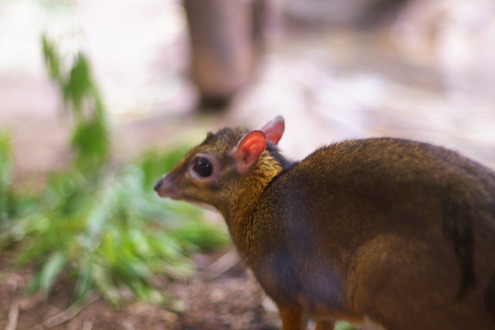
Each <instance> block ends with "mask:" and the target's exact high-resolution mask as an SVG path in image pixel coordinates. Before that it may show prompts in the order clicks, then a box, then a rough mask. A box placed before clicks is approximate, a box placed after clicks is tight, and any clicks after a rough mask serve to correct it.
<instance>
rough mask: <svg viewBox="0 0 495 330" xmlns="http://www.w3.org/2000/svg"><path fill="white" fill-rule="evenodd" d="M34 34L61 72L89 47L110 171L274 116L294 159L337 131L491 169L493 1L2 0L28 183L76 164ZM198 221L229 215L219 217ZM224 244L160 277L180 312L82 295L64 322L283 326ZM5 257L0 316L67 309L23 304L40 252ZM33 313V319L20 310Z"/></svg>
mask: <svg viewBox="0 0 495 330" xmlns="http://www.w3.org/2000/svg"><path fill="white" fill-rule="evenodd" d="M43 35H45V36H46V37H47V38H48V39H50V40H51V42H52V44H53V45H54V46H53V47H54V48H55V49H56V50H57V52H58V53H59V55H60V61H59V63H58V64H59V66H60V67H61V70H65V71H67V72H68V71H70V66H71V63H72V62H73V59H74V58H75V57H77V56H78V54H80V53H79V52H82V53H83V54H84V55H85V59H86V60H87V62H88V64H89V68H90V69H89V70H90V72H91V75H92V78H91V84H94V85H96V86H97V89H98V93H97V94H98V97H97V100H98V102H101V104H102V107H103V108H104V112H105V125H106V126H105V129H107V130H108V135H109V137H108V144H109V150H110V151H109V157H110V158H111V159H112V161H111V163H112V165H111V166H113V167H115V166H117V165H118V166H124V165H126V164H128V163H129V162H130V161H131V160H132V161H134V160H135V159H136V158H137V159H139V158H140V157H141V155H142V153H143V152H146V151H148V150H152V149H155V150H160V151H162V152H164V151H167V150H172V149H174V148H177V147H178V146H184V145H186V146H189V145H193V144H195V143H197V142H200V141H201V140H202V139H203V137H204V135H205V133H206V132H207V131H209V130H216V129H217V128H219V127H223V126H231V125H234V126H246V127H252V128H260V127H261V126H262V125H263V124H265V123H266V122H268V121H269V120H270V119H272V118H273V117H275V116H276V115H279V114H280V115H283V116H284V117H285V120H286V133H285V136H284V137H283V138H282V140H281V143H280V147H281V149H282V150H283V152H284V153H285V154H286V155H287V156H289V157H290V158H294V159H299V158H302V157H304V156H305V155H307V154H309V153H310V152H311V151H313V150H314V149H315V148H317V147H319V146H321V145H324V144H328V143H331V142H336V141H339V140H342V139H349V138H360V137H370V136H397V137H406V138H411V139H417V140H422V141H426V142H431V143H435V144H440V145H443V146H447V147H449V148H453V149H455V150H458V151H460V152H462V153H463V154H465V155H468V156H470V157H472V158H474V159H476V160H479V161H481V162H482V163H484V164H486V165H488V166H491V167H495V128H494V127H495V2H494V1H493V0H436V1H429V0H346V1H343V0H249V1H248V0H236V1H234V0H183V1H179V0H141V1H130V0H120V1H117V0H98V1H96V0H86V1H77V0H72V1H61V0H38V1H35V0H0V130H2V131H8V132H9V135H10V149H11V155H12V164H13V165H12V166H13V171H12V176H11V179H10V180H11V181H12V183H13V186H14V187H15V189H21V188H22V189H27V190H29V191H33V190H34V191H36V190H38V191H39V190H40V189H44V188H43V187H45V184H46V182H47V180H48V179H47V178H48V177H49V174H50V173H53V172H57V171H63V170H66V169H67V168H68V167H70V166H71V165H70V164H71V162H72V161H73V154H72V153H71V149H70V147H69V146H68V144H67V141H68V140H70V139H71V136H72V134H73V133H71V132H72V130H73V129H74V128H73V124H71V122H72V121H71V120H73V118H72V117H71V115H68V113H67V111H64V109H65V108H66V107H67V95H65V94H64V92H63V88H61V83H60V82H59V83H57V82H56V80H55V82H54V80H53V77H52V79H50V76H49V74H48V72H49V69H48V65H47V62H46V54H45V57H44V55H43V48H42V41H41V40H42V36H43ZM62 85H63V84H62ZM62 87H63V86H62ZM61 91H62V92H61ZM62 94H64V95H62ZM64 97H65V101H64ZM98 102H97V103H98ZM76 108H77V107H76ZM76 117H77V116H76ZM72 141H74V140H72ZM184 150H185V149H184ZM180 153H181V152H179V154H180ZM174 157H175V156H174ZM172 158H173V157H172ZM0 164H1V159H0ZM115 164H117V165H115ZM111 166H110V167H111ZM0 168H1V166H0ZM106 171H107V172H108V170H106ZM143 173H144V172H143ZM146 173H148V172H146ZM146 173H145V174H146ZM150 173H151V172H150ZM145 174H143V175H144V176H146V175H145ZM148 174H149V173H148ZM131 177H132V175H131ZM145 181H146V180H145ZM0 191H1V190H0ZM0 197H1V196H0ZM150 198H154V197H150ZM0 200H1V198H0ZM152 203H155V204H156V205H158V206H160V205H162V206H163V204H160V203H163V202H162V201H159V200H158V199H156V200H153V201H152ZM0 211H1V210H0ZM178 212H179V213H180V212H181V211H180V210H179V211H178ZM187 212H191V211H190V210H188V211H187ZM16 216H17V215H16ZM19 217H20V216H19ZM198 217H199V218H207V219H209V220H208V221H210V222H212V223H219V226H222V224H221V220H218V219H216V218H215V216H214V215H212V214H209V213H208V214H207V215H204V214H202V215H199V216H198ZM5 218H9V217H8V216H5ZM10 218H15V217H14V216H10ZM219 230H220V231H222V229H219ZM21 236H23V235H21ZM25 236H29V235H27V234H25ZM23 237H24V236H23ZM16 244H18V243H16ZM16 244H14V245H16ZM222 244H224V243H222ZM222 244H219V246H220V250H218V249H213V248H211V247H210V248H211V249H210V250H215V251H217V252H214V253H211V252H209V253H206V254H205V253H204V252H198V251H202V250H201V247H200V249H199V250H195V253H199V254H194V253H192V252H191V253H192V254H188V256H189V257H188V258H191V260H192V263H193V264H194V265H196V266H197V269H200V270H199V271H197V273H194V271H191V272H190V274H189V275H187V276H186V275H183V276H181V278H182V280H183V282H180V283H183V284H177V283H178V282H173V281H172V282H170V280H167V281H165V280H163V281H165V282H167V283H168V284H169V283H172V284H170V285H172V286H173V285H175V286H173V287H172V288H170V287H167V286H166V285H165V289H163V290H165V291H167V292H168V291H170V292H173V294H172V295H173V296H174V297H176V298H175V300H174V303H173V304H172V305H174V307H173V308H168V309H167V308H165V309H159V310H158V309H154V308H155V307H152V305H146V304H145V305H132V306H133V307H132V308H129V307H123V308H122V309H120V310H119V312H118V313H121V314H118V313H117V312H111V311H112V309H109V310H106V309H105V308H106V307H104V302H102V301H97V302H96V303H94V302H93V301H91V304H92V306H98V308H93V309H94V311H93V312H92V313H90V312H87V310H89V308H85V311H86V313H87V314H84V311H83V312H81V315H83V316H79V318H74V317H73V318H69V320H66V321H64V322H65V323H64V322H62V323H61V324H63V325H57V326H59V327H60V329H65V326H67V324H73V326H74V328H81V327H82V326H83V325H85V326H86V327H87V328H88V329H90V328H91V327H92V326H95V327H96V328H98V326H99V328H101V327H102V326H104V325H105V323H104V322H107V321H108V322H117V321H115V320H113V319H112V317H116V318H118V320H119V321H118V322H117V323H118V324H119V326H118V327H117V328H119V329H120V328H122V329H134V328H135V329H141V328H143V327H140V326H139V324H143V322H146V321H145V320H148V321H147V322H155V323H156V324H155V323H153V325H151V324H150V325H149V326H145V327H144V328H164V329H174V328H177V329H182V328H184V329H196V328H201V329H206V328H211V329H221V328H225V329H242V328H253V329H269V328H270V327H276V326H277V323H276V322H277V321H276V316H275V317H273V315H272V316H270V315H271V314H270V313H272V314H273V309H272V308H271V307H270V306H269V303H267V302H266V301H265V299H264V298H263V296H262V295H261V294H260V293H259V290H258V289H257V288H256V286H255V285H253V284H252V281H251V279H250V278H249V275H246V274H245V272H244V270H243V268H242V265H239V263H238V261H237V259H236V256H235V253H234V254H233V253H232V252H231V248H229V247H228V246H227V247H226V246H225V245H222ZM200 245H201V244H200ZM9 246H11V245H9ZM16 246H17V245H16ZM18 249H19V248H17V247H15V248H13V250H18ZM50 249H51V248H50ZM50 251H51V250H50ZM187 253H190V252H187ZM4 259H5V258H4ZM4 259H2V260H4ZM54 259H55V260H58V259H56V258H54ZM66 259H67V260H70V257H67V258H66ZM66 259H63V260H66ZM5 260H6V259H5ZM9 260H10V259H9ZM61 260H62V259H61ZM216 261H218V262H219V263H216V264H214V265H215V267H219V268H217V269H216V270H215V272H216V275H215V276H213V277H214V278H215V279H214V280H209V281H205V280H204V277H205V276H206V277H207V278H208V276H209V275H204V274H205V273H204V272H203V273H201V269H202V267H203V268H205V267H206V268H208V267H207V265H209V264H211V263H215V262H216ZM51 262H52V265H53V264H55V265H56V264H57V263H56V261H53V260H52V261H51ZM59 264H60V265H68V264H69V265H70V261H64V262H63V263H59ZM2 265H3V266H1V267H3V268H4V270H3V271H1V273H2V274H4V276H3V280H2V285H1V286H2V289H0V295H1V294H4V297H5V298H6V299H8V301H9V304H5V306H6V307H5V310H3V311H2V312H3V314H5V315H6V316H7V317H6V318H5V320H13V321H8V323H7V321H5V322H6V323H5V325H4V324H3V323H1V322H0V327H2V326H5V327H7V326H12V324H14V325H16V326H18V328H19V329H23V327H24V328H31V327H33V326H36V325H39V324H42V322H44V321H46V319H47V317H44V316H43V317H42V315H59V314H57V313H58V312H60V313H63V311H64V310H65V308H67V306H66V305H67V304H68V303H69V302H70V301H71V299H68V300H64V299H62V298H60V299H62V300H63V301H58V302H57V300H56V299H55V300H54V298H52V300H51V301H52V302H51V303H50V300H48V302H46V301H42V302H39V301H38V302H35V303H32V305H28V307H26V306H24V305H22V303H24V304H27V303H26V301H24V300H22V299H21V298H18V296H20V295H21V293H22V290H23V289H24V288H25V287H26V286H27V283H28V282H29V281H28V280H27V278H29V276H30V274H31V273H33V272H34V274H36V269H37V268H36V267H37V266H36V263H35V266H33V268H32V269H30V271H28V272H27V273H26V274H24V275H19V274H20V273H19V272H20V271H19V270H17V269H16V270H14V269H10V268H9V267H10V266H8V265H7V263H5V262H4V263H2ZM9 265H10V264H9ZM218 265H220V266H218ZM38 266H39V267H41V269H45V273H46V272H47V270H46V269H47V268H46V267H45V268H43V264H41V265H38ZM5 267H7V268H5ZM215 267H214V268H215ZM60 268H62V267H60ZM48 269H49V267H48ZM61 272H62V271H61V270H59V271H58V272H56V274H57V276H58V275H59V274H61ZM21 273H22V272H21ZM42 273H43V272H42ZM5 274H6V275H5ZM154 274H155V273H154ZM191 274H192V275H191ZM198 274H199V275H198ZM7 275H8V276H7ZM57 276H53V277H54V278H55V277H57ZM191 276H192V277H191ZM69 277H70V276H69ZM1 278H2V277H1V276H0V279H1ZM57 278H58V277H57ZM54 281H55V280H54ZM184 281H185V282H184ZM69 282H70V281H69ZM54 283H58V282H54ZM162 284H163V283H162ZM48 287H49V288H50V289H51V288H52V285H49V286H48ZM63 287H64V286H63V285H62V284H60V285H59V290H62V289H61V288H63ZM53 288H54V289H53V290H55V297H57V293H56V292H57V291H56V289H57V285H56V284H55V285H54V286H53ZM45 289H47V288H46V286H45ZM47 291H50V290H47ZM100 291H101V286H100ZM61 292H63V290H62V291H61ZM243 294H245V295H247V296H243ZM59 295H61V296H63V295H62V294H61V293H59ZM21 296H22V295H21ZM229 297H230V298H231V300H230V301H232V303H231V304H232V305H227V306H226V305H225V301H229ZM248 297H249V298H248ZM107 298H108V297H107ZM19 299H21V300H19ZM60 299H59V300H60ZM250 299H251V300H250ZM107 300H108V299H107ZM148 300H149V299H148ZM53 301H55V302H53ZM19 304H21V305H19ZM57 304H58V305H57ZM95 304H101V305H95ZM205 304H206V305H208V304H209V306H211V309H208V310H207V311H205V310H206V309H207V308H206V307H207V306H205ZM69 305H70V304H69ZM236 305H237V307H236ZM239 305H242V306H241V307H239ZM16 306H17V307H16ZM19 306H20V307H19ZM23 306H24V307H23ZM33 306H34V307H33ZM54 306H56V307H54ZM136 306H137V307H136ZM153 306H154V305H153ZM49 308H52V309H51V311H50V312H48V311H47V309H49ZM126 308H127V309H126ZM235 308H238V309H237V310H236V309H235ZM16 311H17V314H16ZM26 311H30V312H31V313H30V314H32V315H35V314H36V313H35V312H33V311H38V312H37V313H38V315H39V319H36V318H35V317H33V318H32V319H31V320H30V321H29V320H27V319H26V318H25V316H24V319H23V318H22V317H23V315H25V314H26ZM136 311H137V312H136ZM247 311H249V312H247ZM267 311H268V316H267V314H266V313H267ZM23 313H24V314H23ZM102 313H103V314H105V313H107V314H105V315H106V316H101V315H103V314H102ZM110 314H111V315H110ZM149 314H156V315H159V316H158V319H153V320H152V321H149ZM84 315H86V316H84ZM145 316H148V317H145ZM0 318H1V317H0ZM207 319H210V320H212V321H211V324H210V323H208V324H210V325H208V326H207V325H205V324H206V323H204V322H206V321H205V320H207ZM105 320H106V321H105ZM109 320H112V321H109ZM14 321H15V322H14ZM23 322H24V323H23ZM30 322H31V323H30ZM70 322H72V323H70ZM119 322H120V323H119ZM233 322H237V323H233ZM243 322H244V323H243ZM117 323H115V324H117ZM112 324H113V323H112ZM201 324H202V325H201ZM200 325H201V326H200ZM45 326H46V324H45ZM10 329H15V327H14V328H10ZM85 329H86V328H85Z"/></svg>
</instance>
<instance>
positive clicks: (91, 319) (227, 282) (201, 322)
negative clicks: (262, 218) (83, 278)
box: [0, 251, 278, 330]
mask: <svg viewBox="0 0 495 330" xmlns="http://www.w3.org/2000/svg"><path fill="white" fill-rule="evenodd" d="M217 258H220V259H222V258H223V259H225V260H226V261H227V262H228V264H227V265H226V266H227V268H228V270H227V271H225V272H224V271H222V273H220V274H219V273H212V271H211V270H207V269H209V268H208V267H207V268H206V269H205V270H198V271H197V272H196V274H195V275H194V276H193V277H192V278H190V279H188V280H187V281H173V282H167V281H165V280H163V279H162V280H161V282H162V290H163V293H164V294H165V295H166V296H167V297H168V302H167V303H166V305H165V306H163V307H159V306H156V305H153V304H150V303H146V302H129V303H124V304H122V305H121V306H118V307H117V306H111V305H110V304H108V303H107V302H106V301H105V300H104V299H103V298H102V297H100V296H99V295H98V294H96V293H90V294H89V295H88V297H86V298H85V299H84V301H82V302H81V303H79V304H75V305H72V304H73V300H72V299H73V296H72V294H71V293H72V292H73V290H74V284H73V282H71V281H69V280H68V279H63V280H60V281H58V282H57V283H56V285H55V287H54V289H53V292H52V293H51V294H50V296H49V297H48V299H45V298H44V297H42V296H40V295H34V296H27V295H26V287H27V286H28V284H29V281H30V276H31V274H32V270H31V269H30V268H29V267H24V268H22V269H17V268H14V267H13V266H12V262H11V261H12V255H11V254H9V253H2V254H0V301H1V302H2V303H1V304H0V329H5V330H12V329H37V330H42V329H59V330H62V329H71V330H72V329H74V330H75V329H78V330H79V329H84V330H90V329H110V330H111V329H124V330H131V329H156V330H159V329H167V330H168V329H170V330H174V329H190V330H192V329H198V330H199V329H212V330H213V329H255V330H261V329H266V330H269V329H277V328H278V327H277V325H278V319H277V315H276V313H275V309H274V307H273V305H271V304H270V302H269V301H268V300H267V298H266V297H265V296H264V295H263V293H262V292H261V290H260V288H259V287H258V286H257V284H256V283H255V281H254V279H253V278H252V277H251V276H250V274H249V273H248V272H247V271H246V270H245V268H244V267H243V265H242V264H241V263H239V262H238V261H237V258H236V256H235V252H234V251H226V252H225V254H221V255H220V257H219V255H218V254H216V255H215V256H211V255H198V256H197V257H196V259H197V263H198V266H200V265H201V264H204V263H210V262H214V261H216V259H217ZM220 262H222V263H224V262H223V261H222V260H220ZM222 267H225V263H224V265H223V266H222ZM264 306H266V307H267V308H265V307H264Z"/></svg>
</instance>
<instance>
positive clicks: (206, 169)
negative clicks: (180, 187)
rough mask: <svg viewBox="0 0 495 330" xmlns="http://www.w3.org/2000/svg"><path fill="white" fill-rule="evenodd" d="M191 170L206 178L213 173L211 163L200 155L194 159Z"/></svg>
mask: <svg viewBox="0 0 495 330" xmlns="http://www.w3.org/2000/svg"><path fill="white" fill-rule="evenodd" d="M193 170H194V172H196V173H198V175H199V176H201V177H203V178H207V177H209V176H210V175H211V174H212V173H213V165H212V164H211V162H210V161H209V160H208V159H206V158H204V157H200V158H198V159H196V161H195V163H194V166H193Z"/></svg>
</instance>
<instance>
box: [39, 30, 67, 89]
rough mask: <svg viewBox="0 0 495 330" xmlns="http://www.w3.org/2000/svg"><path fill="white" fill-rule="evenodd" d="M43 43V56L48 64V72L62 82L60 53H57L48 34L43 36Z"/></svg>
mask: <svg viewBox="0 0 495 330" xmlns="http://www.w3.org/2000/svg"><path fill="white" fill-rule="evenodd" d="M41 44H42V49H43V57H44V59H45V63H46V65H47V66H48V73H49V74H50V77H51V78H52V79H53V80H55V81H56V82H59V83H60V82H61V81H62V77H61V75H60V55H59V54H58V53H57V51H56V49H55V47H54V46H53V44H52V43H51V42H50V41H49V40H48V38H47V36H46V34H44V35H43V36H42V37H41Z"/></svg>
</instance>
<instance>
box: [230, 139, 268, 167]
mask: <svg viewBox="0 0 495 330" xmlns="http://www.w3.org/2000/svg"><path fill="white" fill-rule="evenodd" d="M265 148H266V135H265V133H264V132H263V131H258V130H255V131H251V132H249V133H247V134H246V135H244V137H243V138H242V139H241V140H240V141H239V143H238V144H237V146H236V148H235V149H234V151H233V153H232V155H233V158H234V162H235V167H236V169H237V172H238V173H239V174H242V175H244V174H247V173H248V172H249V171H250V170H251V169H252V168H253V166H254V164H255V163H256V161H257V160H258V158H259V157H260V155H261V154H262V153H263V151H264V150H265Z"/></svg>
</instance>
